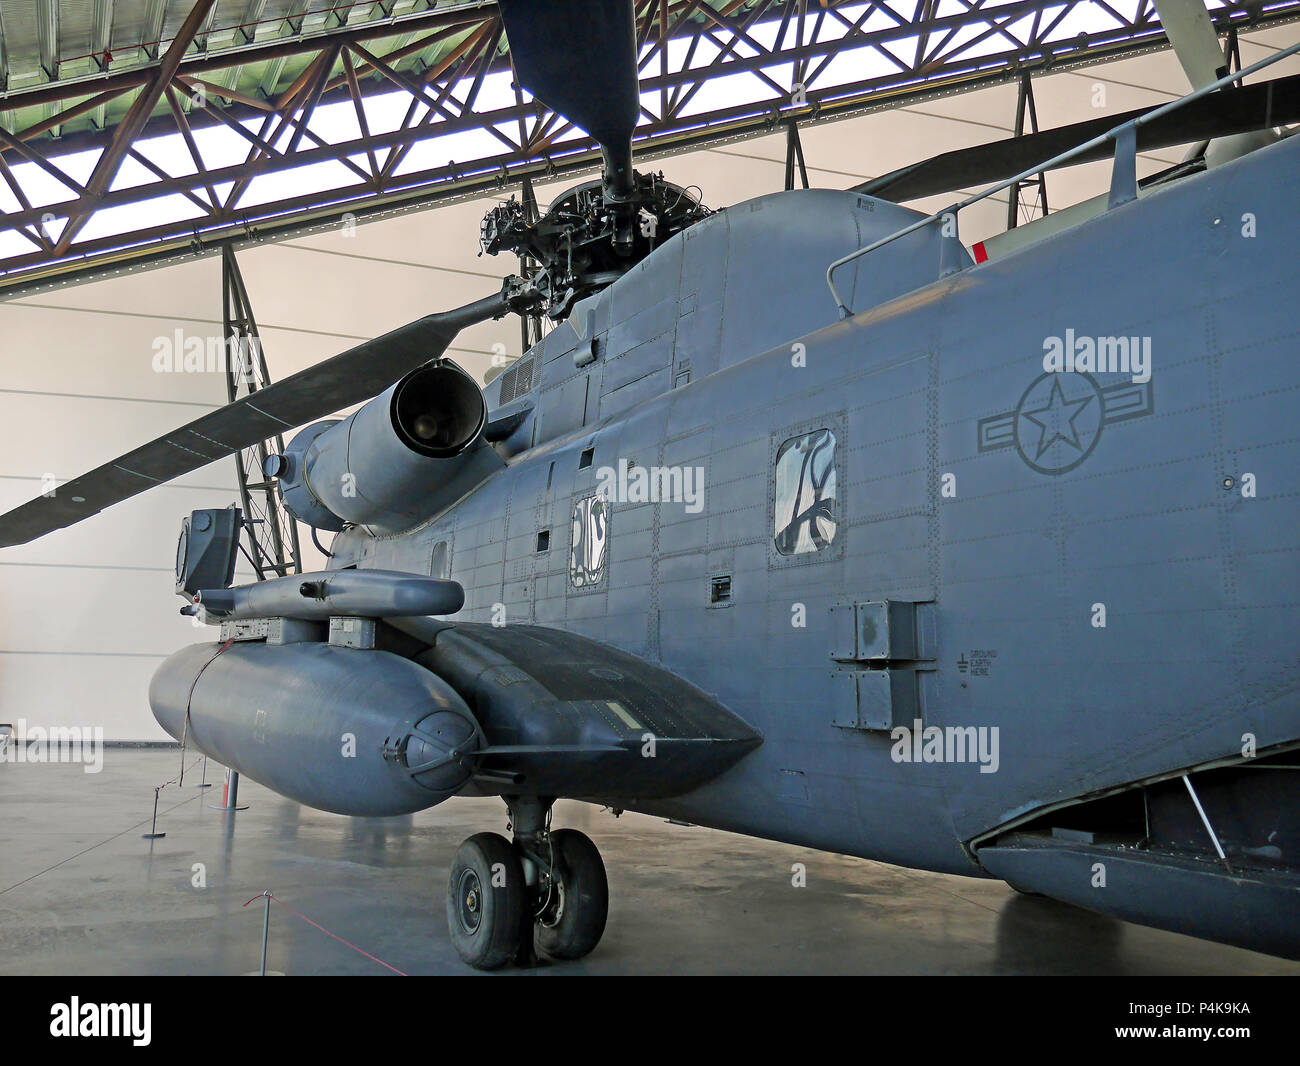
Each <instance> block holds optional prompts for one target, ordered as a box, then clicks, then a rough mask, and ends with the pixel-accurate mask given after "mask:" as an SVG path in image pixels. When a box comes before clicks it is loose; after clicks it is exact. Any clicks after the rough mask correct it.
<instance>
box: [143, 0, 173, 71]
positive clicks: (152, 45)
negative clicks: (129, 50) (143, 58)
mask: <svg viewBox="0 0 1300 1066" xmlns="http://www.w3.org/2000/svg"><path fill="white" fill-rule="evenodd" d="M166 14H167V0H149V14H148V16H147V17H146V19H145V24H144V40H143V41H141V42H140V45H141V47H142V48H144V51H145V55H147V56H148V57H149V58H150V59H153V60H157V59H158V57H159V56H160V55H161V54H162V31H163V18H164V17H165V16H166Z"/></svg>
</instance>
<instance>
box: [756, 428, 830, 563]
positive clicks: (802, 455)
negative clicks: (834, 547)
mask: <svg viewBox="0 0 1300 1066" xmlns="http://www.w3.org/2000/svg"><path fill="white" fill-rule="evenodd" d="M772 496H773V501H774V514H773V518H774V521H773V527H774V534H773V539H774V542H775V544H776V550H777V551H778V552H779V553H780V554H782V555H808V554H811V553H813V552H819V551H821V550H822V549H823V548H826V547H829V546H830V544H831V542H832V541H834V540H835V531H836V529H837V527H838V523H837V521H836V517H835V516H836V510H835V434H834V433H832V432H831V431H830V430H829V429H816V430H813V431H812V432H811V433H803V434H801V435H800V436H797V437H791V438H790V439H789V440H787V441H786V442H785V443H783V444H782V445H781V447H780V448H778V449H777V453H776V484H775V485H774V486H773V493H772Z"/></svg>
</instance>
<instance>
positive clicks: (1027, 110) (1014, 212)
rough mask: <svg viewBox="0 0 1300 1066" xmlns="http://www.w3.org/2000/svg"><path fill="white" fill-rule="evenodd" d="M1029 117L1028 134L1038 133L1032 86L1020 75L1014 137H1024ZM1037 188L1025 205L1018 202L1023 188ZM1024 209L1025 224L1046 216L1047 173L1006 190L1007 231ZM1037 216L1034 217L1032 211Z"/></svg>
mask: <svg viewBox="0 0 1300 1066" xmlns="http://www.w3.org/2000/svg"><path fill="white" fill-rule="evenodd" d="M1026 114H1028V117H1029V132H1030V133H1037V132H1038V108H1037V106H1035V104H1034V86H1033V83H1032V82H1031V81H1030V78H1029V75H1028V74H1022V75H1020V91H1019V92H1018V93H1017V94H1016V130H1015V136H1017V137H1023V136H1024V135H1025V116H1026ZM1035 186H1036V187H1037V189H1038V193H1037V196H1036V197H1035V198H1034V199H1033V200H1031V201H1030V202H1029V203H1027V204H1022V203H1021V200H1020V194H1021V190H1022V189H1025V188H1032V187H1035ZM1022 207H1023V208H1024V209H1025V213H1026V217H1025V218H1024V221H1025V222H1030V221H1032V220H1033V219H1034V218H1035V217H1038V218H1044V217H1046V215H1047V173H1046V172H1045V171H1039V172H1038V174H1037V175H1036V176H1035V177H1032V178H1028V179H1026V180H1025V181H1018V182H1016V183H1015V184H1014V185H1012V186H1011V187H1010V188H1009V189H1008V190H1007V229H1015V228H1016V226H1018V225H1019V224H1020V222H1021V218H1020V211H1021V208H1022ZM1035 210H1037V211H1038V215H1037V216H1035V215H1034V213H1033V212H1034V211H1035Z"/></svg>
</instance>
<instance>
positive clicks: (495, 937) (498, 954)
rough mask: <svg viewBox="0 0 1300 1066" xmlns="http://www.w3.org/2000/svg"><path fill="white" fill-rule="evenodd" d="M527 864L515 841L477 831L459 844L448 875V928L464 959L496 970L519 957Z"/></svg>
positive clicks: (473, 964) (486, 968) (475, 965)
mask: <svg viewBox="0 0 1300 1066" xmlns="http://www.w3.org/2000/svg"><path fill="white" fill-rule="evenodd" d="M525 887H526V886H525V885H524V870H523V867H522V866H521V865H520V862H519V856H518V855H517V854H516V853H515V849H514V848H513V846H511V844H510V841H508V840H506V838H505V837H503V836H498V835H497V834H496V833H476V834H475V835H474V836H472V837H470V838H469V839H468V840H466V841H465V842H464V843H463V844H461V846H460V850H458V851H457V852H456V858H455V860H454V861H453V862H452V864H451V876H450V877H449V878H448V879H447V928H448V930H449V931H450V932H451V942H452V944H453V945H455V948H456V951H457V953H458V954H459V955H460V957H461V958H462V959H464V960H465V961H466V962H467V963H469V964H470V965H471V966H473V967H474V968H475V969H478V970H495V969H497V968H499V967H501V966H504V965H505V964H506V963H507V962H509V961H510V959H512V958H513V957H514V954H515V952H516V950H517V949H518V946H519V929H520V922H521V920H522V917H523V914H524V897H525V895H526V892H525Z"/></svg>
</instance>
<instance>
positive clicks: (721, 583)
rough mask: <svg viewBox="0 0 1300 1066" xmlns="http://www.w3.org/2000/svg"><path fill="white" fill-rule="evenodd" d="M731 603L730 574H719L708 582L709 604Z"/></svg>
mask: <svg viewBox="0 0 1300 1066" xmlns="http://www.w3.org/2000/svg"><path fill="white" fill-rule="evenodd" d="M729 603H731V575H730V574H721V575H719V576H718V577H715V578H713V579H712V580H711V581H710V582H709V606H710V607H725V606H727V605H728V604H729Z"/></svg>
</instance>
